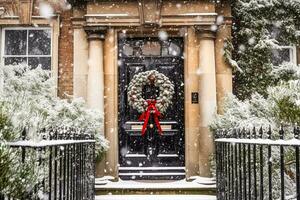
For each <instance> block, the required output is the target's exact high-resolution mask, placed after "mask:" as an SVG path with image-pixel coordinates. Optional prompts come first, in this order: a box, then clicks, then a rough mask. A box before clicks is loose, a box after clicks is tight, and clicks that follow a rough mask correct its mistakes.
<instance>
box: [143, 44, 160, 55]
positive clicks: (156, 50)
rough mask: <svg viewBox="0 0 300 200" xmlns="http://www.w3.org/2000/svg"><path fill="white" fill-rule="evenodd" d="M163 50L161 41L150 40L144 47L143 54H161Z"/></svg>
mask: <svg viewBox="0 0 300 200" xmlns="http://www.w3.org/2000/svg"><path fill="white" fill-rule="evenodd" d="M160 50H161V45H160V43H159V42H156V41H155V42H150V41H148V42H147V43H146V44H144V46H143V47H142V52H143V55H145V56H159V55H160Z"/></svg>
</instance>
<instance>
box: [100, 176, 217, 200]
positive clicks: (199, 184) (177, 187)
mask: <svg viewBox="0 0 300 200" xmlns="http://www.w3.org/2000/svg"><path fill="white" fill-rule="evenodd" d="M95 191H96V195H113V196H115V195H176V194H177V195H200V194H201V195H215V193H216V185H215V181H214V180H213V179H211V178H197V179H195V180H193V181H186V180H185V179H183V180H148V181H146V180H119V181H117V182H113V181H109V180H103V179H96V181H95Z"/></svg>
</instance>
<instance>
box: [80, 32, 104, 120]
mask: <svg viewBox="0 0 300 200" xmlns="http://www.w3.org/2000/svg"><path fill="white" fill-rule="evenodd" d="M86 31H87V33H88V43H89V59H88V78H87V104H88V106H89V107H90V108H92V109H95V110H98V111H99V112H100V113H101V115H102V116H104V73H103V40H104V36H105V32H106V31H105V29H103V30H93V29H92V30H86ZM75 51H76V49H75Z"/></svg>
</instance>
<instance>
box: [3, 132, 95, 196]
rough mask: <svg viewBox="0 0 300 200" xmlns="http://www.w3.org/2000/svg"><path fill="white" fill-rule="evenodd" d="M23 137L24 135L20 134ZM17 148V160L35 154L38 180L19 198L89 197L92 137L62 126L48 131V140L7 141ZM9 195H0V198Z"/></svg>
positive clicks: (92, 166) (91, 175) (93, 174)
mask: <svg viewBox="0 0 300 200" xmlns="http://www.w3.org/2000/svg"><path fill="white" fill-rule="evenodd" d="M24 138H25V137H24ZM9 146H10V147H11V148H13V149H16V150H19V151H21V154H20V155H21V158H16V159H20V162H26V159H27V156H31V157H34V158H37V163H38V168H39V170H40V171H42V173H41V174H42V178H41V180H40V181H39V182H38V183H37V184H36V185H34V189H33V190H32V191H30V192H29V193H28V194H26V196H24V197H22V198H23V199H48V200H52V199H54V200H57V199H68V200H73V199H75V200H77V199H82V200H93V199H94V195H95V194H94V184H95V178H94V177H95V140H94V137H93V136H91V135H87V134H85V133H84V132H83V131H78V130H72V129H65V130H63V131H62V133H58V132H52V133H50V137H49V138H48V140H42V141H39V142H32V141H28V140H22V141H18V142H13V143H9ZM4 199H13V198H12V197H8V196H4V195H2V196H1V195H0V200H4Z"/></svg>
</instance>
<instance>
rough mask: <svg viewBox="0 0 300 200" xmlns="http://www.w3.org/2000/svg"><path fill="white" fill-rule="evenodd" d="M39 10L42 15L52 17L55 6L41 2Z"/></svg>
mask: <svg viewBox="0 0 300 200" xmlns="http://www.w3.org/2000/svg"><path fill="white" fill-rule="evenodd" d="M39 11H40V15H41V16H42V17H45V18H47V19H50V18H51V17H52V16H53V8H52V6H51V5H50V4H48V3H46V2H41V3H40V4H39Z"/></svg>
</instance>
